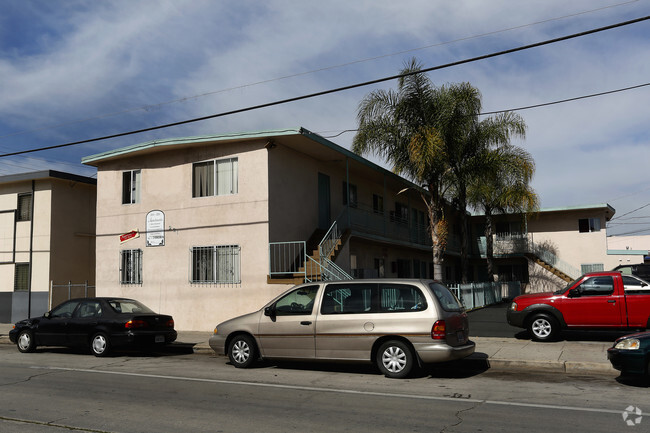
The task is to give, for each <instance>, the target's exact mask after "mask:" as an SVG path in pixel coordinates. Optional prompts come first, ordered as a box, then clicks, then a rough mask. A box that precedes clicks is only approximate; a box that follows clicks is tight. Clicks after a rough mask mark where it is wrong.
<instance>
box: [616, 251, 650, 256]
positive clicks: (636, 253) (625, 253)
mask: <svg viewBox="0 0 650 433" xmlns="http://www.w3.org/2000/svg"><path fill="white" fill-rule="evenodd" d="M647 254H648V250H607V255H608V256H645V255H647Z"/></svg>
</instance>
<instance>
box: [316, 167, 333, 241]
mask: <svg viewBox="0 0 650 433" xmlns="http://www.w3.org/2000/svg"><path fill="white" fill-rule="evenodd" d="M330 224H331V220H330V177H329V176H328V175H326V174H323V173H318V228H319V229H323V230H327V229H329V228H330Z"/></svg>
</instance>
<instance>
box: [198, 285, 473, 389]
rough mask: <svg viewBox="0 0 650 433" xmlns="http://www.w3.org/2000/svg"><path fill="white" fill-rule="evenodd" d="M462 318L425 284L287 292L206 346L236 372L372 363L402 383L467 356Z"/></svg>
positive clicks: (222, 327) (445, 292) (458, 308)
mask: <svg viewBox="0 0 650 433" xmlns="http://www.w3.org/2000/svg"><path fill="white" fill-rule="evenodd" d="M468 336H469V326H468V321H467V314H466V313H465V310H464V308H463V307H462V305H461V303H460V302H459V301H458V299H457V298H456V297H455V296H454V294H453V293H452V292H450V291H449V289H447V288H446V287H445V286H443V285H442V284H440V283H438V282H435V281H431V280H402V279H397V280H388V279H386V280H383V279H382V280H352V281H337V282H318V283H308V284H302V285H299V286H295V287H293V288H291V289H289V290H288V291H287V292H285V293H283V294H282V295H280V296H278V297H277V298H275V299H274V300H272V301H271V302H269V303H268V304H267V305H266V306H265V307H264V308H262V309H261V310H259V311H256V312H254V313H250V314H246V315H243V316H239V317H236V318H234V319H231V320H228V321H226V322H223V323H221V324H219V325H217V327H216V328H215V330H214V334H213V335H212V336H211V337H210V341H209V343H210V347H211V348H212V349H213V350H214V351H215V352H216V353H217V354H220V355H226V354H227V355H228V357H229V358H230V362H231V363H232V364H233V365H234V366H235V367H238V368H245V367H249V366H251V365H252V364H253V363H254V362H255V361H256V360H258V359H277V360H281V359H282V360H335V361H350V362H375V363H376V364H377V366H378V367H379V369H380V370H381V372H382V373H383V374H385V375H386V376H387V377H393V378H403V377H406V376H408V375H409V373H410V372H411V371H412V369H413V367H414V366H415V365H416V364H417V365H422V364H423V363H434V362H444V361H450V360H454V359H459V358H464V357H466V356H469V355H471V354H472V353H474V348H475V345H474V343H473V342H471V341H469V339H468Z"/></svg>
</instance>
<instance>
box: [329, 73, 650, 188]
mask: <svg viewBox="0 0 650 433" xmlns="http://www.w3.org/2000/svg"><path fill="white" fill-rule="evenodd" d="M646 86H650V83H643V84H638V85H636V86H630V87H623V88H621V89H615V90H607V91H605V92H598V93H591V94H589V95H582V96H575V97H573V98H567V99H560V100H557V101H552V102H543V103H541V104H534V105H527V106H525V107H518V108H509V109H507V110H497V111H486V112H481V113H479V114H478V115H479V116H487V115H490V114H499V113H507V112H510V111H521V110H529V109H531V108H539V107H546V106H549V105H556V104H563V103H565V102H572V101H578V100H581V99H588V98H595V97H597V96H604V95H611V94H612V93H619V92H625V91H627V90H634V89H638V88H641V87H646ZM356 131H358V129H344V130H343V131H340V132H339V133H338V134H335V135H327V136H323V137H324V138H336V137H338V136H340V135H343V134H345V133H346V132H356ZM649 189H650V188H649ZM634 194H636V193H634ZM634 194H630V195H634ZM617 200H618V199H617Z"/></svg>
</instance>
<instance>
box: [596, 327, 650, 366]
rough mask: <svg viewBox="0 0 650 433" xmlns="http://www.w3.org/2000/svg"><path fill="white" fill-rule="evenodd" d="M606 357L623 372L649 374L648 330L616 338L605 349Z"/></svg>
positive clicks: (649, 335)
mask: <svg viewBox="0 0 650 433" xmlns="http://www.w3.org/2000/svg"><path fill="white" fill-rule="evenodd" d="M607 359H609V361H610V362H611V363H612V366H613V367H614V368H615V369H617V370H619V371H620V372H621V373H623V374H650V332H640V333H638V334H630V335H625V336H623V337H621V338H619V339H617V340H616V341H615V342H614V346H612V347H610V348H609V349H607Z"/></svg>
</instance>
